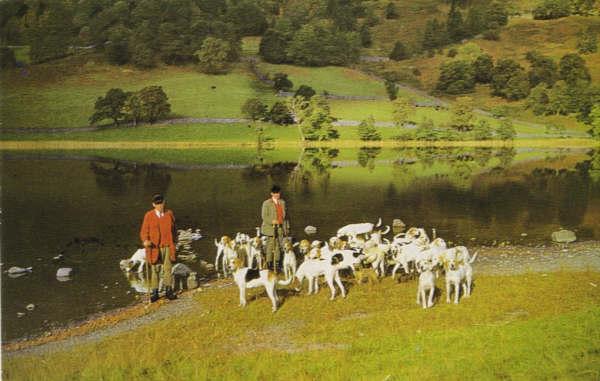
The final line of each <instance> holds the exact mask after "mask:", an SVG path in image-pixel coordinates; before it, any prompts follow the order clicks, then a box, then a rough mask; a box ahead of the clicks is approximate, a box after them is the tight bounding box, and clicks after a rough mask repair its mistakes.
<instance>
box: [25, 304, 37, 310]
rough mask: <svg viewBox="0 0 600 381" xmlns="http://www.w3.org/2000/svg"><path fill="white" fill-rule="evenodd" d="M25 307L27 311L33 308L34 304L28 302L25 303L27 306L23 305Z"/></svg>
mask: <svg viewBox="0 0 600 381" xmlns="http://www.w3.org/2000/svg"><path fill="white" fill-rule="evenodd" d="M25 309H26V310H27V311H33V310H34V309H35V304H33V303H30V304H28V305H27V307H25Z"/></svg>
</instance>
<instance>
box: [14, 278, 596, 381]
mask: <svg viewBox="0 0 600 381" xmlns="http://www.w3.org/2000/svg"><path fill="white" fill-rule="evenodd" d="M590 282H591V283H594V284H598V282H600V273H597V272H582V273H569V272H561V273H552V274H535V273H534V274H528V275H521V276H496V277H493V276H478V277H477V278H476V280H475V288H474V292H473V295H472V297H471V298H469V299H464V300H463V301H462V302H461V303H460V304H459V305H454V304H446V303H445V302H444V299H443V298H445V294H444V293H443V292H444V290H443V284H442V282H439V283H438V286H440V288H441V290H440V291H441V292H442V295H443V297H442V298H441V299H438V300H437V301H436V305H435V306H434V307H433V308H432V309H430V310H423V309H422V308H420V307H418V306H417V305H416V304H415V291H416V284H415V282H405V283H400V284H397V283H394V282H393V281H392V280H391V279H389V278H388V279H385V280H384V281H383V282H382V283H381V284H379V285H374V286H373V288H369V287H367V286H361V287H351V288H350V290H349V295H348V297H347V298H346V299H345V300H344V299H340V298H338V299H336V300H334V301H333V302H332V301H329V300H328V296H329V295H328V292H327V290H321V292H320V293H319V294H318V295H316V296H306V295H304V293H303V294H301V295H300V296H297V295H294V293H293V292H290V291H288V292H286V291H285V290H280V292H279V294H280V296H283V297H284V303H283V305H282V307H281V308H280V310H279V311H278V312H277V313H276V314H272V313H271V312H270V306H269V302H268V299H267V298H266V297H265V296H264V295H263V293H262V291H257V290H250V291H249V305H248V307H246V308H245V309H242V308H239V307H238V306H237V304H238V291H237V289H236V288H235V287H227V288H215V289H205V290H203V291H202V292H199V293H196V294H195V295H194V302H195V306H194V307H193V309H192V310H191V311H190V312H189V313H186V314H185V315H183V316H178V317H173V318H172V319H167V320H163V321H159V322H156V323H152V325H151V326H150V327H143V328H141V329H137V330H133V331H130V332H127V333H125V334H121V335H119V336H117V337H114V338H109V339H105V340H102V341H100V342H98V343H96V344H91V345H85V346H76V347H74V348H70V349H67V350H65V351H63V352H58V353H55V354H51V355H47V354H46V355H39V356H25V357H20V358H7V357H6V356H4V358H3V373H4V374H3V376H4V379H6V380H25V379H27V380H37V379H45V380H53V379H56V380H58V379H82V380H97V379H136V378H144V379H156V380H158V379H194V380H202V379H211V380H215V379H219V380H220V379H223V380H255V379H256V380H258V379H282V380H283V379H288V380H289V379H294V380H311V379H322V380H342V379H344V380H347V379H354V380H362V379H364V380H367V379H368V380H372V379H377V380H383V379H388V380H399V379H441V378H443V379H496V378H509V379H514V378H517V379H544V378H581V379H595V378H597V377H598V376H599V369H600V355H599V354H598V353H599V351H600V347H599V343H600V307H599V302H600V291H598V289H597V288H590V287H589V283H590ZM532 290H535V292H532ZM255 295H256V297H255ZM255 298H256V299H255Z"/></svg>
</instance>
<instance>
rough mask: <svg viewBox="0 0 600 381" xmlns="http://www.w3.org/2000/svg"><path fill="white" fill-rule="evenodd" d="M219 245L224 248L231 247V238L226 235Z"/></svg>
mask: <svg viewBox="0 0 600 381" xmlns="http://www.w3.org/2000/svg"><path fill="white" fill-rule="evenodd" d="M219 243H220V244H221V245H223V246H229V245H230V244H231V237H230V236H228V235H224V236H222V237H221V239H220V240H219Z"/></svg>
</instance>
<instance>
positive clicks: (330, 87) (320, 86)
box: [258, 62, 386, 97]
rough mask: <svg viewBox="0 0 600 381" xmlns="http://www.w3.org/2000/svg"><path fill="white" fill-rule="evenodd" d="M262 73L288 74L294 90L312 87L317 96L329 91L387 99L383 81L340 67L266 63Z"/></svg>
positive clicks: (263, 64) (260, 65)
mask: <svg viewBox="0 0 600 381" xmlns="http://www.w3.org/2000/svg"><path fill="white" fill-rule="evenodd" d="M258 68H259V70H260V71H261V72H264V73H269V74H270V75H271V77H272V76H273V74H275V73H286V74H287V75H288V78H289V79H290V80H291V81H292V82H293V83H294V89H297V88H298V87H299V86H300V85H308V86H310V87H312V88H313V89H314V90H315V91H316V92H317V94H322V93H323V92H324V91H327V92H328V93H330V94H335V95H354V96H376V97H385V96H386V92H385V87H384V85H383V83H382V82H381V81H379V80H378V79H376V78H373V77H371V76H369V75H367V74H365V73H363V72H361V71H358V70H354V69H350V68H346V67H339V66H327V67H301V66H293V65H274V64H269V63H266V62H262V63H260V64H258Z"/></svg>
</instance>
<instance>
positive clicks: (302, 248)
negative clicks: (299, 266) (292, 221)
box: [299, 239, 310, 255]
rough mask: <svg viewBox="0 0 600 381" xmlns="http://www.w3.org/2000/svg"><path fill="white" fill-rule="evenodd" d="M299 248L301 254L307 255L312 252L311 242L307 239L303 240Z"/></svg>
mask: <svg viewBox="0 0 600 381" xmlns="http://www.w3.org/2000/svg"><path fill="white" fill-rule="evenodd" d="M299 247H300V249H299V250H300V254H303V255H305V254H306V253H308V251H309V250H310V242H309V241H308V240H307V239H303V240H302V241H300V245H299Z"/></svg>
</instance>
